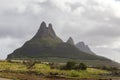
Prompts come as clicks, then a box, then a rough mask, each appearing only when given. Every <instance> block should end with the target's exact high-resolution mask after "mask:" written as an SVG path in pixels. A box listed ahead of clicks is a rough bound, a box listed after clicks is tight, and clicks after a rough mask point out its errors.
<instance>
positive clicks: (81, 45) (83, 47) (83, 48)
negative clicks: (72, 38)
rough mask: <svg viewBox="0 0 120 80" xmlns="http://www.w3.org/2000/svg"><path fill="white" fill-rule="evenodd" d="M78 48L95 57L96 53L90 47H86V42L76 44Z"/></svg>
mask: <svg viewBox="0 0 120 80" xmlns="http://www.w3.org/2000/svg"><path fill="white" fill-rule="evenodd" d="M76 47H77V48H78V49H79V50H80V51H83V52H85V53H89V54H93V55H95V53H94V52H92V51H91V49H90V48H89V46H88V45H85V43H84V42H79V43H77V44H76Z"/></svg>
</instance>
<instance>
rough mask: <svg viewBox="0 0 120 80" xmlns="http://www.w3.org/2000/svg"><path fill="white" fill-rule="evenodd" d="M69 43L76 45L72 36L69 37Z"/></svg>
mask: <svg viewBox="0 0 120 80" xmlns="http://www.w3.org/2000/svg"><path fill="white" fill-rule="evenodd" d="M67 43H68V44H70V45H74V41H73V39H72V37H69V39H68V40H67Z"/></svg>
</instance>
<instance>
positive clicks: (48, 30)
mask: <svg viewBox="0 0 120 80" xmlns="http://www.w3.org/2000/svg"><path fill="white" fill-rule="evenodd" d="M41 37H51V38H55V37H57V36H56V34H55V32H54V30H53V27H52V24H51V23H50V24H49V25H48V27H47V26H46V23H45V22H44V21H43V22H42V23H41V25H40V28H39V30H38V32H37V33H36V35H35V36H34V37H33V38H34V39H35V38H41Z"/></svg>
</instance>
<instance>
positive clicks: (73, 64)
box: [65, 61, 76, 70]
mask: <svg viewBox="0 0 120 80" xmlns="http://www.w3.org/2000/svg"><path fill="white" fill-rule="evenodd" d="M75 67H76V62H74V61H69V62H67V64H66V65H65V69H66V70H72V69H75Z"/></svg>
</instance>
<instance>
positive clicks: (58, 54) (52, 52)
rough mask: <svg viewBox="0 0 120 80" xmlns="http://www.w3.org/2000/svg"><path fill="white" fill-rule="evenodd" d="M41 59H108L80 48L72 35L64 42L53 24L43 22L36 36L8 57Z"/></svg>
mask: <svg viewBox="0 0 120 80" xmlns="http://www.w3.org/2000/svg"><path fill="white" fill-rule="evenodd" d="M31 58H32V59H39V58H45V59H46V58H47V59H48V60H49V59H50V58H60V61H61V60H62V58H66V59H73V60H76V59H78V60H107V61H109V59H106V58H104V57H100V56H96V55H91V54H89V53H86V52H84V51H81V50H79V49H78V48H76V46H75V45H74V41H73V39H72V38H71V37H70V38H69V39H68V41H67V42H63V41H62V40H61V39H60V38H59V37H58V36H57V35H56V33H55V32H54V30H53V27H52V24H49V25H48V27H47V26H46V23H45V22H42V23H41V25H40V28H39V29H38V32H37V33H36V34H35V36H34V37H33V38H32V39H31V40H29V41H27V42H26V43H25V44H24V45H23V46H22V47H21V48H18V49H16V50H15V51H14V52H13V53H11V54H9V55H8V57H7V59H31Z"/></svg>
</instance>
